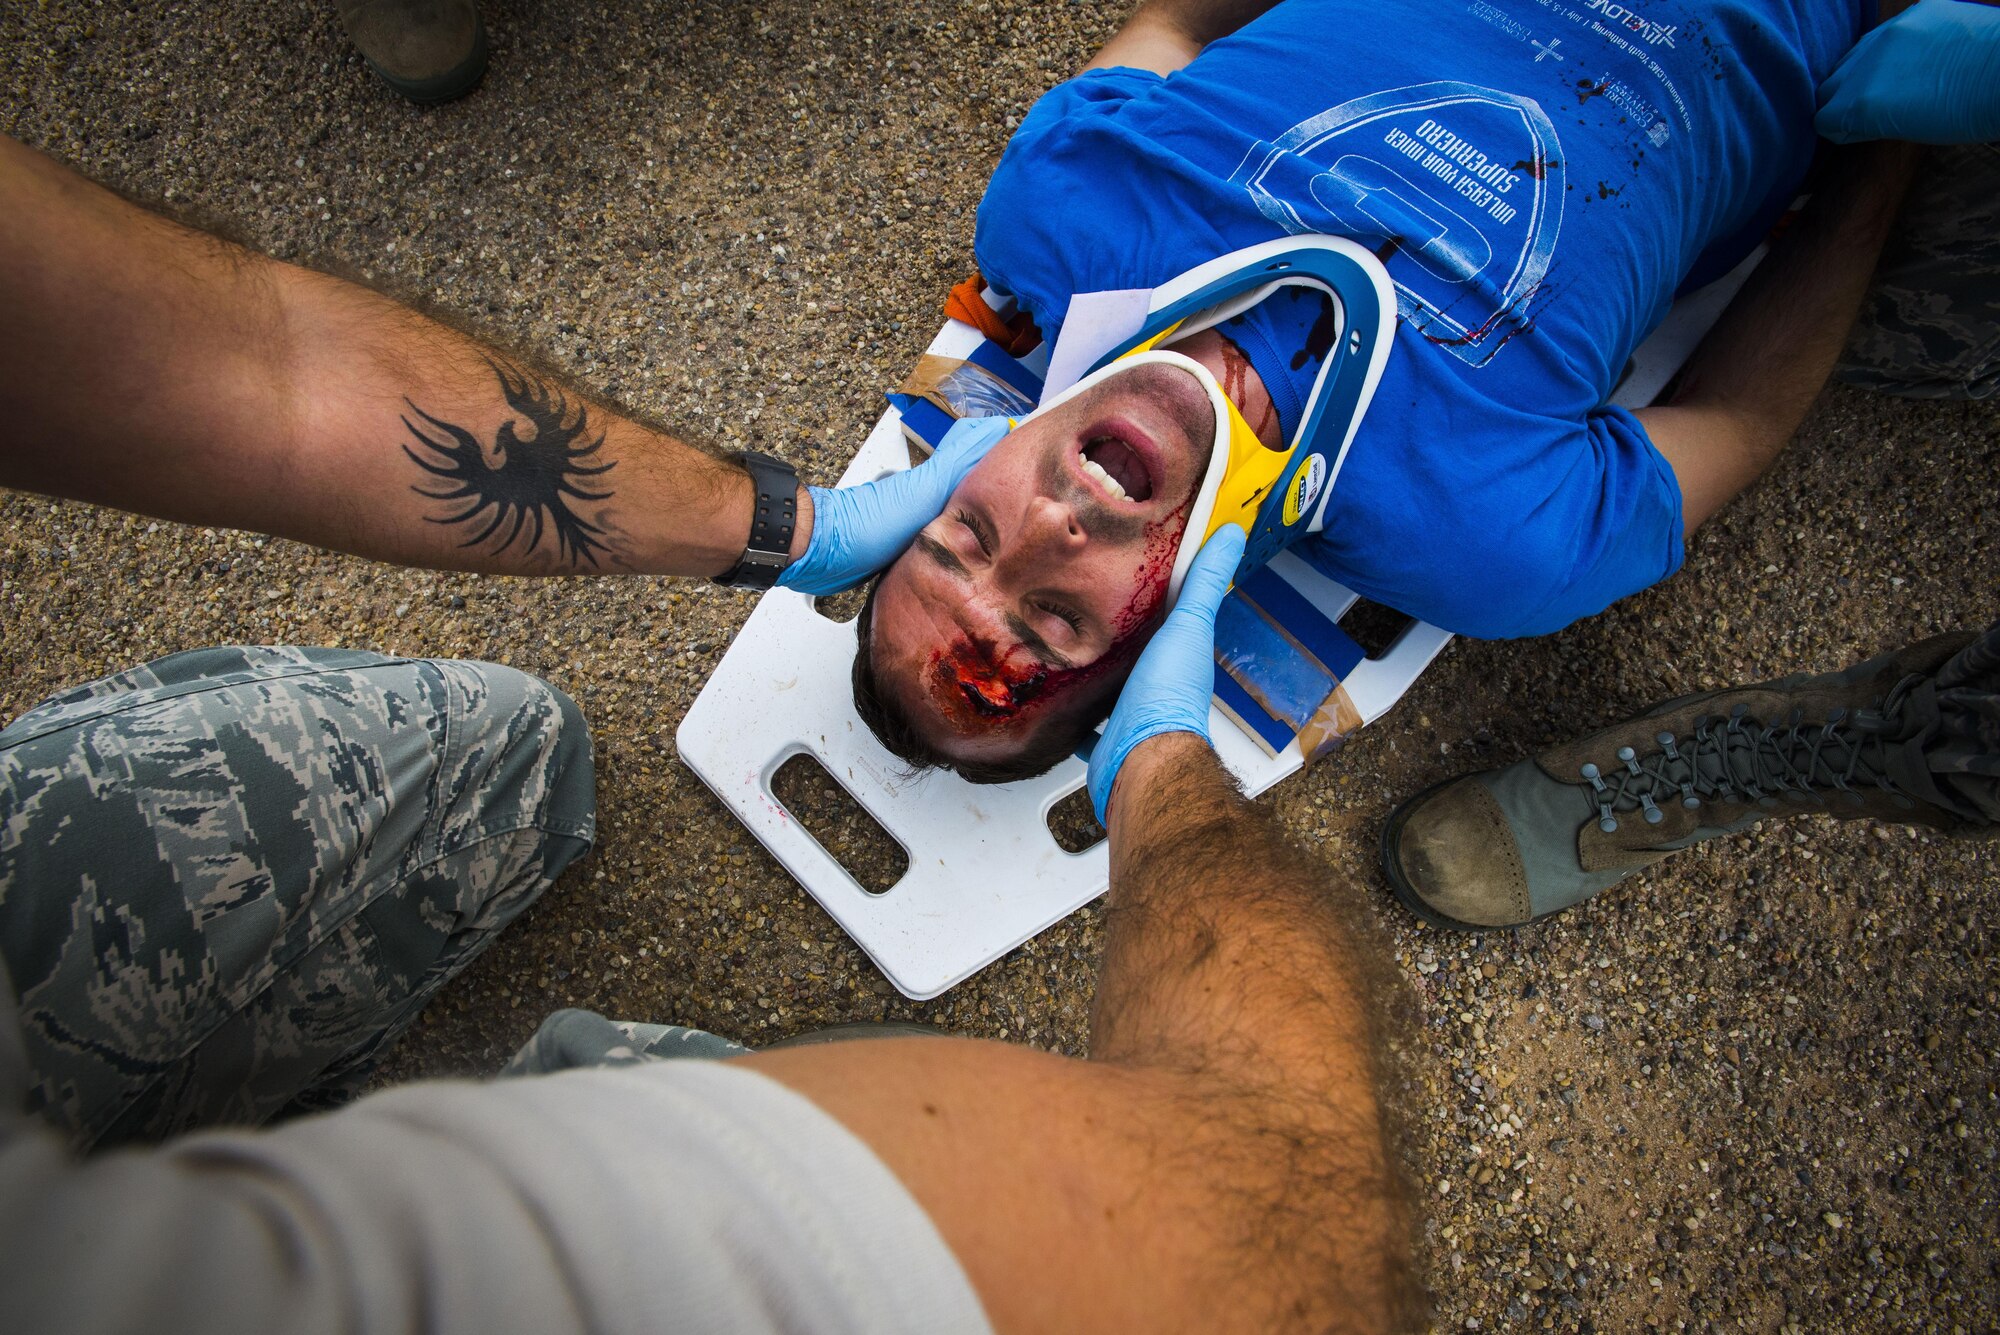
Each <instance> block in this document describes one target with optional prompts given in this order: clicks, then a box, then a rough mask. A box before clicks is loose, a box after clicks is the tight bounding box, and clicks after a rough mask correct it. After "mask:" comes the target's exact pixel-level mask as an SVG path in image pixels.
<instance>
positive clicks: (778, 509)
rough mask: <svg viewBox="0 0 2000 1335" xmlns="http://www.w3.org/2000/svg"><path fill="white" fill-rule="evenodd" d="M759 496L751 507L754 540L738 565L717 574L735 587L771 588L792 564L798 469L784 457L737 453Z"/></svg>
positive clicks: (744, 549)
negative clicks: (776, 457) (775, 457)
mask: <svg viewBox="0 0 2000 1335" xmlns="http://www.w3.org/2000/svg"><path fill="white" fill-rule="evenodd" d="M736 461H737V462H738V463H740V464H741V465H743V470H744V471H745V472H747V473H748V474H750V481H751V482H752V483H753V484H754V485H755V486H756V488H757V498H756V500H755V502H754V503H753V504H752V506H751V510H750V540H749V542H748V543H746V544H745V545H744V548H743V555H742V556H740V557H738V558H737V561H736V564H735V565H733V566H731V567H729V569H727V570H725V571H723V572H722V573H721V574H720V575H717V576H716V577H715V583H717V584H721V585H724V586H725V587H728V588H734V589H768V588H770V587H771V586H772V585H774V584H776V583H777V582H778V576H779V575H780V574H782V573H784V569H785V567H786V566H788V565H790V564H791V563H792V534H793V532H794V531H796V530H797V528H798V523H799V474H798V470H797V469H795V468H793V467H792V466H791V465H790V464H788V463H786V462H785V461H784V460H783V459H774V458H772V457H771V456H770V455H768V454H759V453H757V452H756V451H755V450H745V451H743V452H742V453H741V454H738V455H737V456H736Z"/></svg>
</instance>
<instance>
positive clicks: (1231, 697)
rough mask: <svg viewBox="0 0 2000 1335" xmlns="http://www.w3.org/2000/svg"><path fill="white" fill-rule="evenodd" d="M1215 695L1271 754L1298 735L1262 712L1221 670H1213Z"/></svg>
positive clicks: (1232, 678) (1234, 680)
mask: <svg viewBox="0 0 2000 1335" xmlns="http://www.w3.org/2000/svg"><path fill="white" fill-rule="evenodd" d="M1215 694H1216V698H1217V699H1219V700H1221V701H1222V703H1223V704H1225V705H1227V706H1229V711H1230V712H1231V713H1233V714H1234V715H1236V717H1237V718H1239V719H1241V720H1243V722H1244V723H1246V724H1248V725H1249V726H1250V727H1251V728H1252V729H1254V730H1255V731H1256V733H1257V735H1258V736H1259V737H1262V738H1263V739H1264V745H1266V746H1268V747H1270V748H1271V751H1272V753H1273V754H1276V753H1277V752H1279V751H1282V750H1284V749H1285V748H1286V747H1288V746H1290V745H1291V744H1292V739H1293V738H1294V737H1296V736H1297V735H1298V734H1297V733H1295V732H1294V731H1293V730H1292V729H1290V728H1288V727H1286V726H1285V725H1284V724H1282V723H1280V722H1278V720H1276V719H1274V718H1272V717H1271V716H1270V715H1269V714H1267V713H1265V712H1264V706H1262V705H1260V704H1258V703H1257V702H1256V701H1255V700H1253V699H1251V698H1250V692H1248V691H1246V690H1244V689H1243V688H1242V687H1241V686H1238V685H1237V684H1236V679H1235V678H1234V677H1232V676H1230V675H1229V674H1228V673H1227V672H1224V671H1223V670H1222V669H1221V668H1219V667H1218V668H1217V669H1216V670H1215Z"/></svg>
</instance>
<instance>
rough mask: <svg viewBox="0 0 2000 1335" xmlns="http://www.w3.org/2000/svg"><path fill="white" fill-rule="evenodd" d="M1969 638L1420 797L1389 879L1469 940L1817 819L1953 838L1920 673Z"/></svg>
mask: <svg viewBox="0 0 2000 1335" xmlns="http://www.w3.org/2000/svg"><path fill="white" fill-rule="evenodd" d="M1975 638H1977V637H1976V636H1974V635H1971V634H1959V635H1941V636H1937V637H1935V638H1933V639H1929V640H1925V641H1923V642H1922V643H1919V644H1916V645H1912V646H1910V647H1909V648H1907V649H1902V650H1899V651H1897V652H1895V653H1889V654H1883V655H1881V656H1880V657H1877V658H1872V659H1869V660H1868V661H1867V662H1865V663H1861V664H1858V665H1857V666H1855V667H1852V668H1849V669H1847V670H1846V671H1845V672H1836V673H1827V674H1823V675H1819V676H1809V675H1798V676H1791V677H1785V678H1782V679H1780V680H1777V681H1769V682H1764V683H1761V684H1759V685H1756V686H1749V687H1743V688H1740V689H1737V690H1727V691H1709V692H1706V693H1704V694H1701V695H1690V696H1684V697H1682V698H1681V699H1678V700H1670V701H1668V702H1667V703H1666V704H1663V705H1659V706H1657V707H1656V708H1654V709H1652V710H1650V711H1648V712H1647V713H1645V714H1642V715H1640V716H1639V717H1637V718H1635V719H1632V720H1629V721H1627V722H1625V723H1621V724H1618V725H1616V726H1614V727H1610V728H1605V729H1603V730H1602V731H1600V732H1596V733H1593V734H1591V735H1590V736H1588V737H1585V738H1583V739H1582V740H1580V741H1576V742H1571V743H1568V744H1567V745H1563V746H1558V747H1554V748H1552V749H1550V750H1548V751H1545V752H1543V753H1542V754H1541V755H1539V756H1535V757H1533V758H1532V759H1529V760H1523V761H1521V762H1520V763H1518V764H1515V765H1511V766H1508V767H1507V768H1505V769H1497V770H1486V771H1483V772H1481V773H1477V774H1468V775H1464V776H1462V777H1460V778H1457V779H1451V780H1448V781H1447V782H1445V783H1441V784H1438V785H1437V786H1435V787H1433V788H1430V789H1428V790H1426V791H1425V792H1422V793H1419V794H1418V795H1417V796H1416V797H1413V798H1411V799H1410V800H1409V801H1407V802H1405V803H1403V805H1402V806H1400V807H1398V808H1397V809H1396V810H1395V812H1394V813H1393V814H1392V815H1391V816H1390V817H1389V823H1388V826H1387V828H1386V829H1385V830H1384V831H1383V837H1382V861H1383V868H1384V870H1385V871H1386V872H1387V873H1388V877H1389V884H1390V885H1391V886H1392V887H1394V889H1395V892H1396V896H1397V898H1399V899H1401V900H1402V901H1403V903H1404V904H1406V905H1408V906H1409V907H1410V908H1411V909H1412V910H1414V911H1415V912H1416V913H1417V914H1418V915H1419V916H1420V917H1422V918H1424V919H1425V920H1426V921H1429V922H1431V923H1435V924H1437V925H1438V926H1441V927H1452V928H1457V929H1460V930H1464V931H1486V930H1490V929H1493V928H1500V927H1516V926H1519V925H1521V924H1523V923H1529V922H1533V921H1535V920H1536V919H1538V918H1545V917H1547V916H1549V915H1550V914H1552V913H1558V912H1560V911H1562V910H1563V909H1566V908H1568V907H1569V906H1570V905H1572V904H1576V903H1579V902H1581V901H1582V900H1585V899H1588V898H1589V897H1590V896H1592V895H1594V894H1596V893H1597V892H1598V891H1600V890H1603V889H1605V888H1606V887H1608V886H1611V885H1613V884H1615V883H1616V882H1618V881H1620V880H1622V879H1624V878H1625V877H1626V876H1628V875H1630V874H1631V873H1632V872H1635V871H1637V870H1639V869H1640V868H1641V867H1646V866H1650V865H1651V864H1653V863H1655V862H1658V861H1659V860H1660V859H1661V858H1664V857H1666V856H1667V855H1668V854H1669V853H1672V852H1674V851H1676V850H1678V849H1682V848H1686V847H1688V846H1689V845H1691V844H1698V843H1700V842H1701V841H1702V840H1704V839H1714V838H1716V837H1717V836H1719V835H1725V834H1733V833H1735V832H1737V831H1739V830H1743V829H1747V828H1748V827H1750V826H1752V825H1755V824H1756V823H1757V822H1759V821H1762V820H1771V819H1783V818H1786V817H1790V816H1795V815H1803V814H1807V813H1815V812H1816V813H1819V814H1822V815H1828V816H1833V817H1835V818H1837V819H1843V820H1844V819H1852V818H1855V817H1869V818H1872V819H1875V820H1882V821H1892V822H1896V823H1899V824H1906V825H1927V826H1931V827H1933V828H1935V829H1940V830H1947V831H1953V832H1959V831H1964V830H1969V829H1981V830H1986V829H1990V828H1991V827H1990V826H1989V825H1987V824H1986V823H1985V822H1983V821H1979V820H1976V819H1968V818H1967V817H1966V816H1965V815H1963V814H1961V813H1960V812H1957V811H1954V810H1953V809H1951V803H1950V800H1949V798H1947V797H1945V796H1944V795H1943V794H1942V793H1941V792H1940V790H1939V789H1938V787H1937V785H1936V782H1935V779H1934V776H1933V775H1932V774H1931V772H1930V770H1929V768H1928V767H1927V765H1926V763H1925V755H1924V744H1925V742H1926V741H1927V740H1928V739H1929V738H1930V737H1931V736H1932V735H1933V734H1934V733H1936V731H1937V729H1938V717H1939V715H1938V705H1937V699H1936V692H1935V689H1934V686H1933V683H1932V679H1931V674H1933V673H1935V672H1936V670H1937V669H1938V667H1939V666H1940V665H1942V664H1944V663H1945V662H1946V661H1947V660H1948V659H1950V658H1951V657H1952V655H1953V654H1954V653H1956V652H1957V651H1958V650H1959V649H1961V648H1963V647H1964V646H1965V645H1967V644H1968V643H1970V642H1971V641H1972V640H1974V639H1975Z"/></svg>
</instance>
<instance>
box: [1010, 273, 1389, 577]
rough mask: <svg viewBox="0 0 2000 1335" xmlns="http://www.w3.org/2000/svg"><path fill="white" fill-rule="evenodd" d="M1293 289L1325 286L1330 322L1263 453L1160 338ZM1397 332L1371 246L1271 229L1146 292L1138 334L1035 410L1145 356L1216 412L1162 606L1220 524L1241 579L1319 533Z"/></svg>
mask: <svg viewBox="0 0 2000 1335" xmlns="http://www.w3.org/2000/svg"><path fill="white" fill-rule="evenodd" d="M1291 285H1305V286H1310V287H1315V288H1318V289H1320V290H1322V291H1324V292H1325V293H1326V294H1327V295H1328V296H1329V297H1330V298H1331V299H1332V301H1333V303H1334V308H1335V310H1336V312H1337V313H1338V317H1339V321H1340V329H1339V334H1338V336H1337V337H1336V339H1335V340H1334V343H1333V345H1332V347H1331V348H1330V349H1329V351H1328V352H1327V355H1326V358H1325V360H1324V361H1323V362H1322V364H1321V366H1320V372H1319V378H1318V379H1317V380H1316V381H1315V382H1314V384H1313V390H1312V395H1311V397H1310V398H1309V399H1308V400H1307V402H1306V406H1305V409H1304V411H1303V412H1302V413H1301V414H1300V420H1299V426H1298V429H1297V430H1296V431H1295V432H1294V433H1293V435H1292V439H1291V441H1290V443H1289V445H1288V446H1287V447H1286V448H1285V449H1282V450H1273V449H1269V448H1267V447H1266V446H1265V445H1264V443H1263V442H1262V441H1260V440H1259V439H1258V438H1257V433H1256V432H1255V431H1253V430H1251V428H1250V424H1249V423H1248V422H1246V421H1244V420H1243V414H1242V413H1240V412H1238V411H1237V408H1236V405H1235V404H1234V403H1232V402H1231V401H1230V399H1229V396H1228V395H1227V394H1224V393H1223V392H1222V387H1221V386H1220V385H1219V384H1217V383H1216V380H1215V377H1214V376H1213V375H1211V374H1210V373H1209V370H1208V368H1207V367H1205V366H1203V365H1202V364H1201V363H1199V362H1197V361H1195V360H1193V359H1192V358H1189V357H1185V356H1183V355H1181V354H1180V353H1178V352H1173V351H1170V350H1167V349H1165V348H1163V347H1162V345H1163V344H1166V343H1169V342H1171V341H1173V340H1175V339H1181V338H1186V337H1188V336H1189V335H1191V334H1197V333H1200V332H1201V331H1202V330H1204V329H1209V328H1212V327H1213V326H1215V325H1218V324H1220V323H1222V322H1223V321H1224V320H1227V319H1230V318H1232V317H1234V316H1236V315H1238V314H1241V313H1242V312H1243V311H1246V310H1248V309H1249V308H1250V307H1252V306H1254V305H1256V304H1257V303H1258V302H1260V301H1262V300H1264V298H1266V297H1268V296H1270V295H1271V294H1272V293H1273V292H1275V291H1276V290H1277V289H1278V288H1280V287H1286V286H1291ZM1395 328H1396V295H1395V288H1394V287H1393V286H1392V285H1391V284H1390V282H1389V275H1388V271H1387V270H1385V269H1384V268H1383V267H1382V262H1381V261H1380V260H1378V259H1376V258H1375V256H1374V255H1373V254H1372V253H1370V252H1369V251H1368V250H1366V249H1365V248H1363V247H1361V246H1359V245H1356V244H1355V243H1354V242H1352V241H1349V240H1346V239H1345V238H1343V237H1332V236H1290V237H1281V238H1279V239H1278V240H1275V241H1266V242H1264V243H1262V244H1260V245H1255V246H1249V247H1246V248H1244V249H1242V250H1236V251H1231V252H1230V253H1229V254H1227V255H1223V256H1220V257H1219V258H1217V259H1214V260H1210V261H1209V262H1208V263H1206V264H1203V265H1200V266H1197V267H1196V268H1193V269H1190V270H1189V271H1188V272H1186V273H1184V274H1182V275H1181V276H1180V277H1178V278H1176V279H1174V280H1172V281H1171V282H1168V283H1165V284H1162V285H1161V286H1160V287H1158V288H1155V289H1154V291H1153V295H1152V298H1151V300H1150V301H1149V302H1148V307H1147V314H1146V319H1145V322H1144V324H1143V325H1142V326H1141V328H1140V330H1139V332H1138V333H1136V334H1134V335H1133V336H1132V337H1131V338H1129V339H1127V340H1126V341H1125V342H1124V343H1122V344H1120V345H1119V346H1117V347H1115V348H1113V349H1112V350H1111V351H1110V352H1108V353H1106V354H1105V355H1104V356H1103V357H1102V358H1100V359H1099V360H1098V362H1097V364H1096V365H1095V366H1094V367H1093V368H1092V369H1091V371H1090V373H1089V374H1088V375H1085V376H1084V377H1083V378H1082V379H1081V380H1079V381H1077V383H1076V384H1074V385H1072V386H1070V388H1069V389H1067V390H1065V391H1064V392H1063V393H1061V394H1059V395H1057V396H1056V397H1055V398H1054V399H1051V400H1050V401H1049V402H1047V403H1044V404H1043V405H1041V407H1040V408H1038V409H1037V410H1036V411H1035V413H1034V414H1033V416H1040V415H1041V414H1042V413H1044V412H1047V411H1048V410H1049V409H1050V408H1053V407H1055V406H1056V405H1057V404H1059V403H1061V402H1063V401H1064V400H1066V399H1068V398H1070V397H1071V396H1072V395H1075V394H1078V393H1081V392H1083V391H1084V390H1086V389H1088V388H1089V387H1091V386H1092V385H1095V384H1098V383H1100V382H1102V381H1103V380H1105V379H1106V378H1108V377H1109V376H1113V375H1118V374H1121V373H1123V372H1125V371H1128V370H1131V369H1133V368H1135V367H1137V366H1141V365H1145V364H1147V363H1150V362H1164V363H1168V364H1171V365H1175V366H1179V367H1181V368H1182V369H1183V370H1185V371H1187V372H1189V373H1190V374H1191V375H1193V376H1194V377H1195V379H1197V380H1198V381H1200V382H1201V384H1202V387H1203V388H1204V389H1206V390H1207V392H1208V397H1209V402H1210V404H1211V405H1212V406H1213V407H1214V409H1215V441H1214V444H1213V446H1212V447H1211V449H1210V452H1209V464H1208V471H1207V473H1206V474H1204V476H1203V479H1202V485H1201V487H1200V489H1199V490H1198V491H1197V492H1196V493H1195V502H1194V508H1193V510H1192V511H1191V512H1190V513H1189V515H1188V525H1187V533H1188V534H1191V535H1198V536H1199V539H1200V541H1197V542H1189V541H1188V540H1187V538H1186V537H1185V536H1183V538H1182V539H1181V546H1180V551H1179V552H1178V553H1176V555H1175V559H1174V567H1173V573H1172V575H1171V576H1170V578H1169V579H1168V582H1167V596H1168V599H1169V601H1170V602H1171V600H1173V599H1175V598H1178V597H1179V596H1180V589H1181V581H1182V579H1183V578H1184V577H1185V576H1186V574H1187V571H1188V567H1189V566H1191V565H1192V564H1193V563H1194V558H1195V553H1196V552H1198V551H1200V550H1201V546H1202V543H1205V542H1207V541H1208V540H1209V538H1210V537H1212V536H1214V534H1215V533H1216V531H1217V530H1218V529H1220V528H1221V527H1222V526H1223V525H1224V524H1234V525H1236V526H1237V527H1238V528H1240V529H1242V530H1243V532H1244V534H1245V536H1246V539H1247V541H1246V544H1245V548H1244V554H1243V563H1242V564H1241V565H1240V566H1239V567H1238V568H1237V577H1238V578H1239V579H1240V578H1241V577H1242V576H1243V575H1245V574H1247V573H1249V572H1251V571H1253V570H1256V569H1257V568H1259V567H1260V566H1263V565H1265V564H1267V563H1268V562H1269V561H1270V560H1271V558H1272V557H1274V556H1276V555H1277V554H1278V553H1279V552H1280V551H1282V550H1284V549H1285V548H1286V547H1288V546H1290V545H1291V544H1292V543H1293V542H1296V541H1297V540H1298V539H1299V538H1301V537H1304V536H1305V535H1306V534H1308V533H1316V532H1318V531H1319V529H1320V525H1321V520H1322V517H1323V516H1324V514H1325V512H1326V504H1327V500H1328V498H1329V497H1330V496H1331V495H1332V494H1333V484H1334V482H1335V480H1336V479H1337V478H1338V477H1339V475H1340V469H1341V465H1342V464H1343V463H1345V462H1346V459H1347V451H1348V447H1349V446H1351V445H1352V444H1353V443H1354V433H1355V431H1356V430H1357V429H1358V428H1359V427H1360V425H1361V419H1362V416H1363V415H1364V414H1365V413H1366V412H1367V410H1368V404H1369V402H1370V401H1371V400H1372V399H1373V398H1374V395H1375V387H1376V385H1377V384H1379V383H1380V381H1381V379H1382V368H1383V367H1384V366H1385V365H1386V364H1387V362H1388V359H1389V349H1390V347H1391V345H1392V343H1393V341H1394V334H1395Z"/></svg>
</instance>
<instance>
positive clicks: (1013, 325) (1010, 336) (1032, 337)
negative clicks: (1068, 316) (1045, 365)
mask: <svg viewBox="0 0 2000 1335" xmlns="http://www.w3.org/2000/svg"><path fill="white" fill-rule="evenodd" d="M985 288H986V280H985V279H984V278H981V277H980V276H979V274H978V273H977V272H976V271H975V272H974V273H973V275H972V277H970V278H968V279H966V280H965V281H964V282H962V283H960V284H959V285H958V286H957V287H955V288H953V289H952V290H951V295H950V296H948V297H946V298H945V299H944V313H945V315H946V317H947V318H949V319H953V320H963V321H964V322H965V323H966V324H969V325H971V326H972V327H973V328H974V329H977V330H978V331H979V332H980V333H982V334H984V335H986V337H987V338H988V339H990V340H992V341H993V342H994V343H997V344H999V345H1000V347H1001V348H1002V349H1003V350H1005V352H1006V353H1007V355H1008V356H1009V357H1019V356H1022V355H1024V354H1026V353H1028V352H1030V351H1032V350H1033V349H1034V346H1035V345H1036V344H1037V343H1040V342H1041V341H1042V331H1041V330H1039V329H1037V328H1035V322H1034V321H1033V320H1031V319H1029V318H1028V313H1027V312H1026V311H1020V312H1017V313H1016V314H1015V315H1014V317H1013V318H1012V319H1010V320H1003V319H1001V318H1000V316H999V315H998V313H996V312H995V311H994V309H993V308H992V307H991V306H988V305H987V304H986V298H985V297H983V296H981V295H980V293H981V292H982V291H984V290H985Z"/></svg>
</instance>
